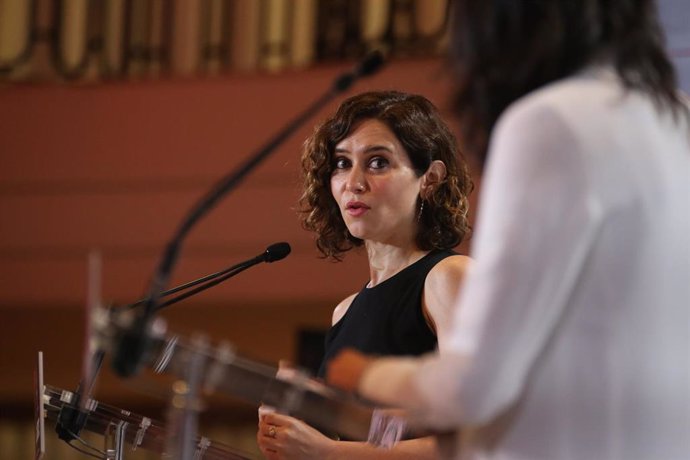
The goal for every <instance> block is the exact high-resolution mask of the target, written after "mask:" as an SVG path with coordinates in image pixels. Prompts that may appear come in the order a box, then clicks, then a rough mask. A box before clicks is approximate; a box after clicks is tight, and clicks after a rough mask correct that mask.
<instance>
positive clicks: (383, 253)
mask: <svg viewBox="0 0 690 460" xmlns="http://www.w3.org/2000/svg"><path fill="white" fill-rule="evenodd" d="M366 248H367V257H368V258H369V276H370V281H369V284H368V285H367V287H374V286H376V285H377V284H380V283H382V282H384V281H386V280H387V279H388V278H390V277H392V276H393V275H395V274H396V273H398V272H400V271H401V270H403V269H405V268H407V267H409V266H410V265H412V264H413V263H415V262H417V261H418V260H419V259H421V258H422V257H424V256H425V255H426V254H428V252H429V251H422V250H421V249H419V248H417V247H416V246H409V247H399V246H392V245H387V244H379V243H371V242H367V243H366Z"/></svg>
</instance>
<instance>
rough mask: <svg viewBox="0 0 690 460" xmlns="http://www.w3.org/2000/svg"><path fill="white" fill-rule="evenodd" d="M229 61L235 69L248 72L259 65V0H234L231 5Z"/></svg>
mask: <svg viewBox="0 0 690 460" xmlns="http://www.w3.org/2000/svg"><path fill="white" fill-rule="evenodd" d="M232 8H233V9H232V13H231V14H232V27H231V29H232V33H231V37H230V40H231V43H230V45H231V46H230V62H231V66H232V68H233V69H235V70H239V71H243V72H249V71H252V70H256V68H257V67H258V66H259V42H260V38H259V24H260V21H261V1H260V0H235V1H234V2H233V5H232Z"/></svg>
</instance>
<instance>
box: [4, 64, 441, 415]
mask: <svg viewBox="0 0 690 460" xmlns="http://www.w3.org/2000/svg"><path fill="white" fill-rule="evenodd" d="M352 64H353V63H352V62H343V63H341V64H333V65H322V66H317V67H314V68H312V69H309V70H303V71H293V72H289V73H284V74H281V75H279V76H272V75H258V76H256V75H255V76H251V77H250V76H242V75H235V76H227V77H217V78H213V79H204V80H200V79H198V80H194V79H191V80H184V81H182V80H170V81H156V82H126V83H117V84H115V83H112V84H98V85H96V84H85V85H76V86H74V85H69V86H59V85H58V86H56V85H23V86H22V85H19V86H13V87H11V88H5V89H4V90H2V91H0V107H2V110H0V152H1V157H0V158H1V163H2V167H1V168H0V184H1V185H0V215H1V216H4V217H3V218H2V220H0V314H1V315H2V318H3V320H2V322H1V323H0V328H1V331H0V350H2V355H1V358H0V366H1V367H2V380H1V381H0V407H2V410H3V416H6V417H10V418H30V417H31V413H32V412H31V407H32V369H33V365H34V357H35V354H36V352H37V351H38V350H43V351H44V353H45V368H46V382H47V383H49V384H51V385H54V386H58V387H61V388H66V389H74V388H75V387H76V384H77V383H78V380H79V375H80V366H81V350H82V344H83V337H82V336H83V334H82V330H83V327H84V325H83V322H84V321H83V315H84V306H85V303H86V280H87V255H88V253H89V251H90V250H98V251H99V252H100V254H101V257H102V264H103V269H102V272H103V274H102V297H103V299H104V301H105V302H106V303H110V302H114V303H116V304H124V303H128V302H131V301H133V300H136V299H137V298H139V297H140V296H141V295H142V293H143V292H144V289H145V287H146V286H147V283H148V280H149V278H150V276H151V274H152V272H153V269H154V265H155V263H156V262H157V260H158V257H159V254H160V253H161V250H162V248H163V246H164V243H165V242H166V241H167V239H168V238H169V237H170V236H171V234H172V232H173V229H174V228H175V226H176V224H177V223H178V222H179V221H180V219H181V218H182V216H183V215H184V213H185V212H186V211H187V210H188V209H189V208H190V206H191V205H192V204H193V203H194V202H195V200H196V199H198V197H199V196H200V195H201V194H202V193H203V192H204V191H206V190H207V189H208V188H209V187H210V185H211V184H213V183H214V182H215V180H217V179H218V178H219V177H220V176H221V175H223V174H224V173H225V172H227V171H230V170H233V168H235V167H236V166H237V165H238V164H239V163H240V162H241V161H243V160H245V159H246V158H247V157H248V156H249V155H250V153H252V152H253V151H255V150H256V149H257V147H258V146H259V145H261V144H262V143H263V142H265V140H266V139H267V138H268V137H269V136H271V135H272V134H273V133H275V132H277V130H278V129H280V128H281V127H282V126H283V124H284V123H285V122H286V120H288V119H290V118H291V117H292V116H294V115H295V114H296V113H297V112H298V111H299V110H300V109H301V108H303V107H305V106H306V105H307V104H308V103H309V102H311V101H312V100H314V99H315V97H316V96H317V95H318V94H320V93H321V92H322V91H324V90H325V89H326V88H328V87H329V86H330V84H331V82H332V80H333V78H334V77H335V76H336V75H338V74H339V73H340V72H341V71H344V70H346V69H349V68H350V67H351V66H352ZM441 75H442V61H441V60H439V59H436V58H428V59H412V60H398V61H394V62H391V63H390V65H388V66H387V67H385V68H384V69H383V70H382V71H381V72H380V74H378V75H377V76H374V77H373V78H371V79H368V80H363V81H362V82H361V83H360V84H358V85H357V87H356V89H354V90H353V91H351V92H350V93H348V94H352V93H354V92H359V91H364V90H373V89H393V88H394V89H400V90H405V91H411V92H417V93H422V94H424V95H426V96H427V97H428V98H430V99H431V100H432V101H434V102H436V103H437V104H438V105H439V106H440V107H441V108H443V107H444V104H445V102H444V101H445V95H446V94H447V82H446V81H445V80H444V79H443V77H442V76H441ZM343 97H345V96H343ZM340 100H342V98H339V99H338V100H337V101H334V102H333V103H332V104H331V105H330V106H329V107H327V108H326V109H324V110H323V111H322V112H321V113H320V114H319V115H317V116H316V117H314V119H312V120H310V121H309V122H308V123H307V124H306V125H305V126H304V127H303V128H302V129H300V130H299V131H298V132H297V133H295V135H294V136H292V137H291V138H290V140H289V141H288V142H287V143H286V144H285V145H284V146H282V147H281V148H280V149H278V151H277V152H276V153H275V154H274V156H273V157H271V158H270V159H269V160H268V161H267V162H266V163H265V164H264V165H262V166H261V167H260V168H259V169H258V170H256V171H255V172H254V173H253V174H252V175H251V176H250V177H248V179H247V180H246V181H245V182H244V183H243V184H242V185H241V186H240V187H239V188H238V189H237V190H236V191H235V192H234V193H232V194H231V195H230V196H229V197H228V198H227V199H226V200H224V201H223V202H222V203H221V204H220V205H219V206H218V207H217V208H216V209H215V210H214V211H213V212H212V213H211V214H210V215H209V216H208V218H206V219H205V220H203V221H202V222H201V223H200V225H199V226H198V228H196V229H195V230H194V231H193V232H192V234H191V235H190V237H189V239H188V241H187V242H186V243H185V245H184V247H183V250H182V254H181V257H180V260H179V263H178V266H177V268H176V270H175V273H174V280H173V281H172V282H171V285H177V284H180V283H182V282H184V281H188V280H191V279H195V278H198V277H200V276H202V275H205V274H207V273H211V272H214V271H217V270H220V269H222V268H225V267H226V266H228V265H231V264H233V263H236V262H239V261H241V260H244V259H247V258H250V257H253V256H254V255H257V254H259V253H261V252H263V251H264V249H265V247H266V246H267V245H269V244H271V243H273V242H277V241H287V242H289V243H290V244H291V246H292V253H291V254H290V256H289V257H288V258H287V259H285V260H283V261H280V262H276V263H274V264H270V265H266V264H264V265H262V266H257V267H255V268H253V269H251V270H250V271H247V272H245V273H242V274H240V275H239V276H237V277H236V278H233V279H232V280H230V281H228V282H227V283H225V284H223V285H220V286H217V287H215V288H213V289H211V290H209V291H206V292H204V293H203V294H200V295H198V296H196V297H194V298H192V299H189V300H188V301H185V302H184V303H180V304H178V305H175V306H172V307H171V308H170V309H169V310H167V311H165V312H164V313H163V315H162V316H164V317H165V318H167V319H168V320H169V323H170V326H169V327H170V329H171V330H172V331H175V332H179V333H182V334H185V335H188V334H190V333H192V332H194V331H197V332H198V331H201V332H204V333H206V334H208V335H209V336H210V337H211V338H213V339H215V340H220V339H224V340H228V341H230V342H232V343H233V344H235V345H236V346H237V347H238V349H239V350H240V351H241V352H242V353H244V354H246V355H248V356H250V357H253V358H255V359H257V360H259V361H263V362H269V363H276V362H277V361H278V360H279V359H289V360H292V361H293V362H294V361H298V360H299V356H298V348H299V343H300V337H302V338H303V339H309V338H310V337H311V335H310V334H309V333H310V331H322V330H324V329H325V328H327V327H328V325H329V322H330V314H331V311H332V308H333V307H334V306H335V304H336V303H337V302H338V301H339V300H341V299H342V298H344V297H345V296H347V295H349V294H350V293H352V292H355V291H356V290H358V289H359V288H360V287H361V286H362V284H363V283H365V282H366V281H367V280H368V272H367V268H366V261H365V259H364V257H363V255H362V254H361V253H358V252H352V253H350V254H348V255H347V257H346V260H345V261H344V262H342V263H333V262H330V261H326V260H322V259H320V258H319V257H318V253H317V251H316V249H315V246H314V244H313V240H312V236H311V235H310V234H308V233H307V232H305V231H303V230H302V229H301V228H300V226H299V222H298V220H297V214H296V210H295V206H296V199H297V196H298V193H299V169H298V163H299V151H300V146H301V143H302V141H303V140H304V139H305V138H306V137H307V135H308V134H309V133H310V132H311V130H312V129H313V126H314V125H315V124H316V123H317V122H318V121H319V120H320V119H323V117H324V116H325V115H326V114H328V113H330V112H331V111H332V110H333V109H334V108H335V107H336V106H337V104H338V103H339V102H340ZM305 343H307V342H305ZM165 389H166V383H165V382H160V381H158V380H154V379H153V378H152V377H151V376H145V377H140V378H138V379H134V380H133V381H122V380H121V379H119V378H117V377H115V376H113V375H112V373H111V372H110V370H109V369H108V367H107V366H106V367H105V368H104V370H103V373H102V375H101V378H100V379H99V382H98V388H97V392H96V397H97V399H100V400H101V401H103V402H106V403H109V404H113V405H116V406H119V407H123V408H126V409H129V410H133V411H135V412H140V413H143V414H153V415H156V414H160V413H161V412H160V411H161V408H162V407H164V402H165V401H164V399H163V397H162V395H163V394H164V390H165ZM254 411H255V408H254V407H247V406H246V405H242V404H239V403H237V402H235V401H231V400H230V399H229V398H225V399H221V401H220V402H219V403H217V404H214V405H213V409H212V410H209V411H207V413H206V414H205V415H204V417H205V418H206V419H213V420H214V424H215V421H216V420H220V422H222V423H225V424H232V423H243V422H244V421H245V420H248V419H250V420H251V426H253V424H254V420H255V418H254V417H255V412H254ZM238 429H239V428H238ZM243 429H244V428H243Z"/></svg>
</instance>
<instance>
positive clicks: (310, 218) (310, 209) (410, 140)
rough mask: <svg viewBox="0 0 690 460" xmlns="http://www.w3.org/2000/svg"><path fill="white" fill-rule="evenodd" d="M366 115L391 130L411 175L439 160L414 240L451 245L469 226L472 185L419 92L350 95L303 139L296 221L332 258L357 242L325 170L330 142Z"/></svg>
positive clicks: (425, 245) (330, 162)
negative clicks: (438, 178)
mask: <svg viewBox="0 0 690 460" xmlns="http://www.w3.org/2000/svg"><path fill="white" fill-rule="evenodd" d="M371 119H375V120H379V121H381V122H383V123H385V124H386V125H387V126H388V127H389V128H390V129H391V131H392V132H393V133H394V134H395V135H396V137H397V138H398V140H399V141H400V143H401V144H402V145H403V147H404V148H405V150H406V151H407V154H408V156H409V158H410V161H411V163H412V165H413V167H414V169H415V172H416V174H417V177H420V176H422V175H423V174H424V173H425V172H426V171H427V169H428V168H429V165H430V164H431V162H432V161H435V160H440V161H442V162H443V163H444V164H445V166H446V172H447V174H446V177H445V179H444V180H443V181H442V183H440V184H439V185H438V187H436V188H435V189H434V191H433V193H432V194H431V195H430V196H429V197H426V198H425V205H424V212H423V214H422V216H421V219H420V221H419V229H418V231H417V236H416V243H417V246H418V247H419V248H420V249H422V250H432V249H449V248H453V247H455V246H457V245H458V244H459V243H460V242H461V241H462V240H463V239H464V238H465V237H466V236H467V235H468V234H469V231H470V227H469V223H468V209H469V203H468V196H469V194H470V192H471V191H472V187H473V185H472V179H471V178H470V175H469V172H468V168H467V164H466V163H465V161H464V159H463V158H462V155H461V154H460V152H459V150H458V147H457V141H456V139H455V136H454V135H453V134H452V133H451V131H450V129H449V128H448V126H447V125H446V124H445V122H444V121H443V120H442V119H441V115H440V114H439V112H438V110H437V109H436V107H434V105H433V104H432V103H431V102H430V101H429V100H427V99H426V98H424V97H422V96H419V95H414V94H407V93H402V92H398V91H373V92H367V93H362V94H359V95H356V96H353V97H350V98H349V99H347V100H345V101H344V102H343V103H342V104H341V105H340V107H339V108H338V110H337V111H336V113H335V115H333V116H332V117H330V118H328V119H327V120H326V121H325V122H323V123H322V124H321V125H319V126H317V127H316V129H315V130H314V133H313V134H312V135H311V137H309V138H308V139H307V140H306V141H305V143H304V149H303V153H302V175H303V180H304V190H303V193H302V196H301V197H300V199H299V210H300V218H301V221H302V226H303V227H304V228H305V229H307V230H310V231H313V232H315V233H316V235H317V238H316V246H317V247H318V249H319V251H320V252H321V253H322V254H323V257H330V258H332V259H333V260H341V259H342V256H343V253H345V252H346V251H349V250H350V249H352V248H353V247H356V246H361V245H362V244H363V241H362V240H361V239H359V238H355V237H354V236H352V235H351V234H350V232H349V231H348V229H347V227H346V226H345V221H344V220H343V218H342V216H341V214H340V209H339V208H338V204H337V203H336V201H335V198H333V195H332V193H331V175H332V173H333V170H334V158H333V152H334V150H335V147H336V145H337V144H338V143H339V142H340V141H341V140H343V139H344V138H345V137H347V136H348V135H349V133H350V132H351V131H352V129H353V127H355V125H356V124H358V123H359V122H361V121H363V120H371ZM418 200H420V201H421V198H418Z"/></svg>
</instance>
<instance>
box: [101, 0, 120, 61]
mask: <svg viewBox="0 0 690 460" xmlns="http://www.w3.org/2000/svg"><path fill="white" fill-rule="evenodd" d="M104 8H105V10H104V22H103V64H104V68H105V74H106V75H114V74H117V73H119V71H120V70H121V69H122V67H123V64H124V63H123V60H124V46H123V45H124V29H125V2H124V0H107V1H106V2H105V3H104Z"/></svg>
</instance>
